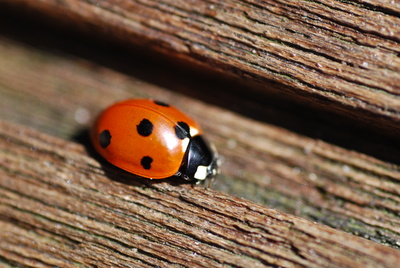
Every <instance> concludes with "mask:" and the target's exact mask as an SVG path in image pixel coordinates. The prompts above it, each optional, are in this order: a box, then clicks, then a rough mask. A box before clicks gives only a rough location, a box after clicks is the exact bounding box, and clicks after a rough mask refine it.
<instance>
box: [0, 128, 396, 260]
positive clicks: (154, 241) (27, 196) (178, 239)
mask: <svg viewBox="0 0 400 268" xmlns="http://www.w3.org/2000/svg"><path fill="white" fill-rule="evenodd" d="M0 152H1V158H0V161H1V162H0V164H1V165H0V167H1V168H0V178H1V179H0V212H1V213H0V228H1V229H2V232H0V241H1V242H0V253H1V255H2V256H3V258H2V259H0V263H2V264H4V265H8V266H13V265H17V264H18V265H25V266H35V267H49V266H60V267H72V266H85V267H86V266H99V267H109V266H115V267H132V266H135V267H154V266H160V267H210V266H212V267H266V266H281V267H357V266H358V267H360V266H362V267H378V266H379V267H395V265H396V264H397V263H398V262H399V261H400V254H399V253H398V251H397V250H394V249H390V248H388V247H385V246H382V245H379V244H377V243H374V242H371V241H367V240H365V239H362V238H359V237H356V236H352V235H349V234H346V233H344V232H340V231H336V230H334V229H331V228H329V227H326V226H323V225H320V224H316V223H313V222H309V221H306V220H304V219H301V218H298V217H295V216H291V215H288V214H285V213H282V212H279V211H277V210H273V209H268V208H265V207H262V206H260V205H257V204H255V203H252V202H249V201H245V200H242V199H238V198H234V197H232V196H229V195H226V194H223V193H220V192H217V191H214V190H211V189H205V188H202V187H192V186H190V185H173V184H171V183H170V182H161V183H152V184H145V183H143V182H141V181H140V180H138V179H137V178H134V177H133V176H132V175H129V174H127V173H125V172H122V171H117V170H116V169H115V168H113V167H110V166H109V165H106V164H104V163H103V164H101V162H98V161H96V160H95V159H94V158H92V157H90V156H88V155H87V152H86V151H85V148H84V147H83V146H82V145H79V144H76V143H72V142H67V141H64V140H60V139H57V138H53V137H50V136H47V135H44V134H40V133H38V132H36V131H33V130H30V129H27V128H25V127H22V126H16V125H12V124H9V123H5V122H0Z"/></svg>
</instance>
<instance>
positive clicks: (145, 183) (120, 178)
mask: <svg viewBox="0 0 400 268" xmlns="http://www.w3.org/2000/svg"><path fill="white" fill-rule="evenodd" d="M72 140H73V141H75V142H77V143H79V144H81V145H83V146H84V148H85V151H86V152H87V154H88V155H89V156H91V157H92V158H94V159H95V160H96V161H97V162H99V164H100V165H101V169H102V170H103V171H104V174H105V176H106V177H107V178H109V179H110V180H112V181H116V182H119V183H123V184H126V185H132V186H138V187H151V186H152V185H156V184H161V183H166V182H167V183H169V184H171V185H174V186H178V185H182V184H191V183H190V182H188V181H185V180H184V179H182V178H180V177H169V178H165V179H148V178H143V177H140V176H138V175H135V174H132V173H130V172H127V171H125V170H123V169H120V168H118V167H116V166H114V165H112V164H111V163H109V162H108V161H106V160H105V159H104V158H103V157H102V156H101V155H100V154H99V153H97V151H96V150H95V148H94V147H93V145H92V143H91V141H90V138H89V130H88V129H82V130H79V131H78V132H77V133H76V134H75V135H73V136H72Z"/></svg>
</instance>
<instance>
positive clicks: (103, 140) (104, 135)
mask: <svg viewBox="0 0 400 268" xmlns="http://www.w3.org/2000/svg"><path fill="white" fill-rule="evenodd" d="M111 138H112V136H111V134H110V131H108V130H107V129H106V130H103V131H102V132H101V133H100V134H99V143H100V146H101V148H107V146H108V145H110V143H111Z"/></svg>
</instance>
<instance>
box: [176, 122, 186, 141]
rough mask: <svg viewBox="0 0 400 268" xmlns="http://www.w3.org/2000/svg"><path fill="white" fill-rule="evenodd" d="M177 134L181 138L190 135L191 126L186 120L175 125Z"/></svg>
mask: <svg viewBox="0 0 400 268" xmlns="http://www.w3.org/2000/svg"><path fill="white" fill-rule="evenodd" d="M175 134H176V136H177V137H178V139H180V140H183V139H184V138H188V137H190V128H189V126H188V124H186V123H185V122H178V124H177V125H176V126H175Z"/></svg>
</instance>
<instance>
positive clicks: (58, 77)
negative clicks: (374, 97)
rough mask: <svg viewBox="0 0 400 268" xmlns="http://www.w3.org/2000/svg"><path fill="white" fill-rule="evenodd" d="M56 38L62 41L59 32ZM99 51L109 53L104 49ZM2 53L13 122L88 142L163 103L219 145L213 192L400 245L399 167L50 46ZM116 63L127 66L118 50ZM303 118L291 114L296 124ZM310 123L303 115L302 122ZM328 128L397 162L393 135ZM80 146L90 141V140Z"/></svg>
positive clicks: (15, 47) (4, 114)
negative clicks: (94, 121)
mask: <svg viewBox="0 0 400 268" xmlns="http://www.w3.org/2000/svg"><path fill="white" fill-rule="evenodd" d="M24 30H25V28H24ZM63 34H64V33H60V36H61V35H63ZM49 35H51V36H53V37H54V38H55V39H57V40H59V38H62V37H60V36H58V35H57V34H56V33H53V32H50V33H49ZM35 36H36V37H37V35H35ZM66 38H67V39H69V38H70V37H69V36H67V37H66ZM61 40H63V39H61ZM62 42H64V41H62ZM80 44H81V45H82V43H80ZM86 45H87V46H88V47H91V44H90V43H88V44H86ZM98 53H99V54H100V55H103V54H104V53H103V51H102V50H100V51H99V52H98ZM0 54H1V55H2V60H1V61H0V85H1V87H0V94H1V96H2V98H0V107H1V109H0V116H1V118H2V119H4V120H9V121H14V122H18V123H20V124H25V125H28V126H30V127H34V128H36V129H39V130H41V131H44V132H47V133H50V134H52V135H56V136H59V137H62V138H64V139H72V138H74V137H75V138H76V137H78V138H80V137H79V135H78V133H79V131H80V130H81V129H84V128H86V127H87V126H88V125H89V124H90V119H91V118H93V116H94V115H95V114H97V113H98V112H99V111H100V110H101V109H103V108H104V107H106V106H107V105H109V104H110V103H112V102H114V101H116V100H119V99H124V98H129V97H153V98H154V97H156V98H158V99H161V100H163V101H166V102H169V103H174V104H175V105H176V106H178V107H179V108H180V109H182V110H184V111H186V112H187V113H189V114H190V115H192V116H193V117H194V118H196V119H197V120H198V121H199V122H200V123H201V124H202V125H203V127H204V128H205V130H206V132H207V134H208V136H209V138H210V139H211V140H212V141H213V142H214V143H215V144H216V146H217V147H218V149H219V151H220V153H221V155H222V156H223V157H224V165H223V166H222V175H221V176H220V177H219V178H218V180H217V181H216V183H215V184H214V185H213V186H212V188H214V189H218V190H220V191H223V192H226V193H230V194H233V195H236V196H240V197H244V198H246V199H249V200H253V201H255V202H258V203H260V204H264V205H267V206H270V207H273V208H278V209H280V210H283V211H286V212H289V213H294V214H297V215H299V216H302V217H305V218H308V219H311V220H315V221H318V222H322V223H325V224H327V225H329V226H332V227H335V228H338V229H342V230H346V231H348V232H351V233H353V234H356V235H359V236H362V237H365V238H368V239H371V240H374V241H378V242H380V243H383V244H386V245H390V246H392V247H399V244H398V241H399V240H400V225H399V216H398V215H399V207H400V200H399V193H400V184H399V178H400V173H399V165H398V164H396V162H391V161H382V160H379V158H377V157H373V156H369V155H366V154H363V153H359V152H354V151H352V150H349V149H346V148H344V147H340V146H337V145H334V144H330V143H327V142H324V141H322V140H320V139H314V138H310V137H307V136H304V135H300V134H296V133H294V132H291V131H290V130H287V129H283V128H280V127H276V126H273V125H271V124H268V123H263V122H256V121H254V120H249V119H247V118H244V117H242V116H239V115H237V114H233V113H231V112H229V111H226V110H222V109H220V108H216V107H213V106H210V105H205V104H202V103H200V102H198V101H195V100H193V99H189V98H187V97H183V96H181V95H179V94H176V93H172V92H170V91H167V90H165V89H160V88H158V87H156V86H154V85H151V84H148V83H145V82H143V81H141V80H137V79H135V78H133V77H130V76H126V75H124V74H121V73H118V72H115V71H112V70H109V69H106V68H103V67H101V66H99V65H96V64H95V63H93V62H87V61H84V60H82V59H80V58H75V57H71V56H69V57H68V56H66V55H65V54H62V55H57V54H54V53H50V52H49V49H47V48H44V49H43V50H40V49H35V48H32V47H25V46H23V45H21V44H20V43H17V42H13V41H10V40H6V39H0ZM123 57H125V60H127V62H128V63H129V65H130V66H132V62H134V63H137V64H138V66H139V67H142V66H143V65H142V62H140V61H138V60H137V59H136V58H129V59H126V55H125V54H124V55H123ZM111 58H113V59H115V60H117V61H120V60H121V58H120V57H118V55H115V54H113V56H112V57H111ZM154 64H155V65H157V66H158V65H159V64H160V62H159V61H157V62H155V63H154ZM161 67H162V66H161ZM161 69H165V68H164V67H162V68H161ZM154 70H155V69H154ZM161 72H162V71H161ZM155 73H158V72H153V73H152V74H155ZM156 77H159V76H157V75H156ZM210 87H211V88H210V90H211V91H213V90H214V91H215V92H217V88H215V87H214V88H213V87H212V85H210ZM217 87H218V85H217ZM225 96H228V95H225ZM228 98H229V97H228ZM246 105H253V104H251V103H250V104H246ZM265 109H266V110H260V111H261V112H262V113H267V110H269V109H270V107H266V108H265ZM279 112H280V111H275V110H273V111H271V113H272V114H273V115H274V116H275V117H281V115H279ZM298 116H299V114H296V115H295V116H294V117H293V118H290V117H288V116H287V115H286V116H284V117H283V118H284V119H285V120H286V121H289V120H293V121H296V122H297V121H298V120H299V117H298ZM311 116H312V115H311ZM307 120H309V119H307V118H305V117H301V122H302V123H305V122H306V121H307ZM312 123H313V124H311V125H313V126H314V127H315V129H316V130H318V131H319V132H324V131H325V129H324V128H325V127H324V126H323V125H316V124H317V123H316V122H312ZM328 129H329V130H330V131H329V133H333V134H334V135H335V136H343V135H344V137H345V138H346V139H347V140H349V142H350V143H351V144H353V145H354V144H358V148H364V147H365V148H370V149H371V148H375V149H376V150H375V152H385V153H386V154H387V155H388V156H393V157H396V156H398V155H399V154H400V152H399V151H398V148H399V147H393V143H390V142H388V143H385V141H386V139H378V138H374V139H372V140H371V139H369V138H368V135H367V137H365V136H366V135H365V133H364V132H361V134H363V135H357V134H354V133H353V135H355V136H354V137H352V136H351V134H352V133H348V132H345V133H341V132H340V131H339V132H335V130H336V128H332V126H329V128H328ZM338 129H339V130H340V128H338ZM346 129H348V128H347V127H346ZM346 134H347V135H346ZM83 136H84V135H83ZM79 141H80V142H81V143H82V144H87V140H85V139H83V140H81V139H79ZM0 157H1V155H0ZM389 159H391V160H393V158H389Z"/></svg>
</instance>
